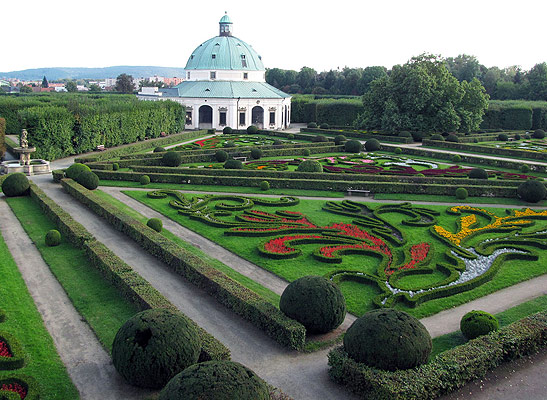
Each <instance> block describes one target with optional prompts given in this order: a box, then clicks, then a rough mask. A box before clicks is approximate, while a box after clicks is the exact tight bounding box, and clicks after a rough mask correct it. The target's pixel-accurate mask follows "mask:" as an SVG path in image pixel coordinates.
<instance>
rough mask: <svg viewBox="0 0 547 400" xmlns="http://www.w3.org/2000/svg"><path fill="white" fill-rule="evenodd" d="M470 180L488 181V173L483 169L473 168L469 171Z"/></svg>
mask: <svg viewBox="0 0 547 400" xmlns="http://www.w3.org/2000/svg"><path fill="white" fill-rule="evenodd" d="M469 178H471V179H488V172H486V171H485V170H484V169H482V168H473V169H472V170H471V171H469Z"/></svg>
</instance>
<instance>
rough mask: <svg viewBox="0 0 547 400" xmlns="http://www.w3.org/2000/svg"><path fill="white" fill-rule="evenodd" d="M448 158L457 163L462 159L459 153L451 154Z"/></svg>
mask: <svg viewBox="0 0 547 400" xmlns="http://www.w3.org/2000/svg"><path fill="white" fill-rule="evenodd" d="M450 159H451V160H452V161H453V162H455V163H459V162H460V161H461V160H462V156H460V155H459V154H453V155H452V157H450Z"/></svg>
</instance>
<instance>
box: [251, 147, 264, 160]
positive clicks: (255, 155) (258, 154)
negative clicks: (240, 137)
mask: <svg viewBox="0 0 547 400" xmlns="http://www.w3.org/2000/svg"><path fill="white" fill-rule="evenodd" d="M260 157H262V150H261V149H257V148H256V147H253V148H252V149H251V158H252V159H253V160H258V159H260Z"/></svg>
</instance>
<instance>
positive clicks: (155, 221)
mask: <svg viewBox="0 0 547 400" xmlns="http://www.w3.org/2000/svg"><path fill="white" fill-rule="evenodd" d="M146 225H147V226H148V227H149V228H152V229H154V230H155V231H156V232H161V230H162V229H163V222H162V220H161V219H159V218H150V219H149V220H148V221H147V222H146Z"/></svg>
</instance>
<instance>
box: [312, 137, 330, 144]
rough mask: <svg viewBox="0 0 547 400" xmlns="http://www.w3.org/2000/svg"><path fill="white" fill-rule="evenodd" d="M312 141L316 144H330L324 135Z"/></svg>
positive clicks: (313, 138)
mask: <svg viewBox="0 0 547 400" xmlns="http://www.w3.org/2000/svg"><path fill="white" fill-rule="evenodd" d="M311 141H312V142H315V143H323V142H328V141H329V139H327V137H326V136H324V135H315V136H313V137H312V138H311Z"/></svg>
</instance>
